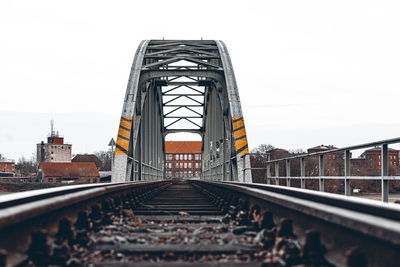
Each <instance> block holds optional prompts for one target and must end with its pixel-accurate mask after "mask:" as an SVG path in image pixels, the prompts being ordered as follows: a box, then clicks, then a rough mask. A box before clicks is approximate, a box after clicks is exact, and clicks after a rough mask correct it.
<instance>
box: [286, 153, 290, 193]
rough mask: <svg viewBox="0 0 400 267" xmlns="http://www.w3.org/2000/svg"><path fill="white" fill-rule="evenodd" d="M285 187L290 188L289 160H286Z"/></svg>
mask: <svg viewBox="0 0 400 267" xmlns="http://www.w3.org/2000/svg"><path fill="white" fill-rule="evenodd" d="M286 186H289V187H290V160H288V159H287V160H286Z"/></svg>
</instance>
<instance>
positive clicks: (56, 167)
mask: <svg viewBox="0 0 400 267" xmlns="http://www.w3.org/2000/svg"><path fill="white" fill-rule="evenodd" d="M38 176H39V177H38V178H39V179H40V180H41V181H42V182H44V183H98V182H100V174H99V171H98V170H97V167H96V164H95V163H93V162H41V163H40V168H39V173H38Z"/></svg>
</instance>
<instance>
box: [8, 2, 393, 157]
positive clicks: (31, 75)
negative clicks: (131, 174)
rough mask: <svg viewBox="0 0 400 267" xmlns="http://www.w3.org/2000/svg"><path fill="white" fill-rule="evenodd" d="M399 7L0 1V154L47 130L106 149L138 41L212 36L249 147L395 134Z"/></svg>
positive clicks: (29, 148) (85, 146) (20, 149)
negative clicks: (235, 89) (223, 54)
mask: <svg viewBox="0 0 400 267" xmlns="http://www.w3.org/2000/svg"><path fill="white" fill-rule="evenodd" d="M399 14H400V2H399V1H365V0H364V1H348V0H347V1H321V0H318V1H299V0H294V1H265V0H264V1H232V0H231V1H215V0H214V1H204V0H203V1H187V0H186V1H99V0H96V1H82V0H80V1H55V0H49V1H40V0H36V1H28V0H26V1H18V0H12V1H11V0H2V1H1V2H0V93H1V94H0V96H1V98H0V153H1V154H3V155H4V156H6V157H9V158H14V159H18V158H19V157H20V156H22V155H24V156H28V157H29V156H30V155H31V154H32V153H33V152H34V151H35V144H36V143H38V142H40V141H41V140H43V139H44V138H45V137H46V135H47V134H48V132H49V122H50V119H51V118H54V120H55V127H56V130H58V131H60V133H61V134H63V135H64V136H65V139H66V141H67V142H70V143H72V144H73V153H84V152H88V153H90V152H93V151H96V150H103V149H107V144H108V141H109V140H110V138H111V137H114V138H115V136H116V134H117V129H118V123H119V117H120V113H121V109H122V103H123V97H124V94H125V89H126V84H127V80H128V76H129V71H130V67H131V64H132V60H133V56H134V53H135V50H136V47H137V45H138V44H139V42H140V41H141V40H142V39H160V38H163V37H164V38H166V39H199V38H201V37H203V38H204V39H221V40H223V41H225V43H226V45H227V46H228V49H229V52H230V54H231V57H232V61H233V66H234V68H235V73H236V78H237V82H238V86H239V92H240V97H241V102H242V108H243V112H244V116H245V122H246V126H247V136H248V139H249V144H250V148H254V147H255V146H257V145H259V144H261V143H269V144H272V145H274V146H277V147H282V148H288V149H296V148H307V147H311V146H315V145H319V144H333V145H336V146H339V147H340V146H345V145H350V144H356V143H364V142H368V141H373V140H379V139H384V138H392V137H398V136H399V133H400V125H399V123H398V117H399V100H400V90H399V88H400V34H399V28H400V16H399Z"/></svg>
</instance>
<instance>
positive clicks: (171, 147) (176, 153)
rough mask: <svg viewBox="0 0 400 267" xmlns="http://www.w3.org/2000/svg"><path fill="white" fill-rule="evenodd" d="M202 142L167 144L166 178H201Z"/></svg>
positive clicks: (171, 142) (172, 142) (174, 142)
mask: <svg viewBox="0 0 400 267" xmlns="http://www.w3.org/2000/svg"><path fill="white" fill-rule="evenodd" d="M200 173H201V141H167V142H165V176H166V177H167V178H171V177H183V178H185V177H187V178H190V177H200Z"/></svg>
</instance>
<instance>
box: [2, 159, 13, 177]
mask: <svg viewBox="0 0 400 267" xmlns="http://www.w3.org/2000/svg"><path fill="white" fill-rule="evenodd" d="M14 174H15V163H14V162H12V161H1V160H0V177H6V176H7V177H10V176H14Z"/></svg>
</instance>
